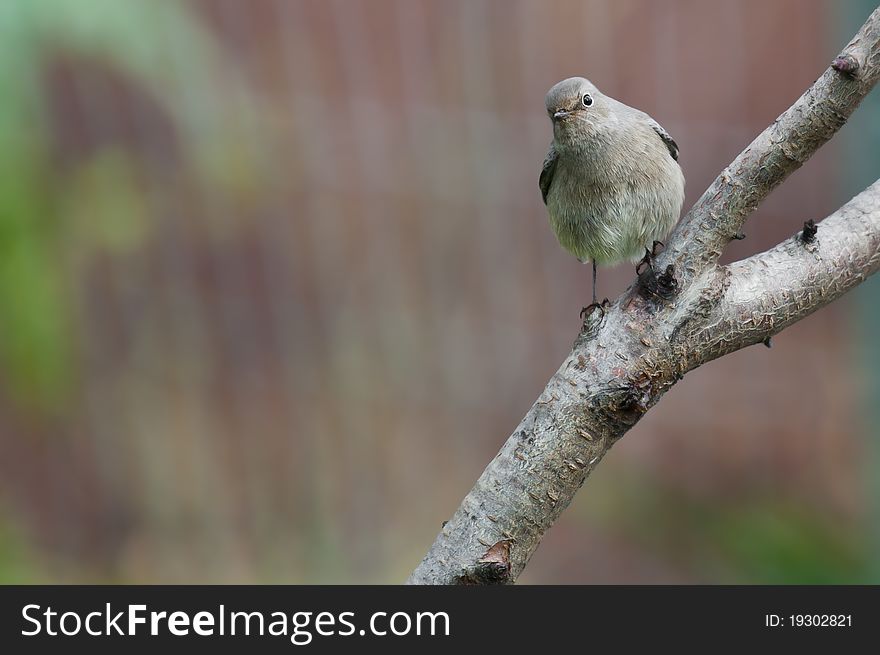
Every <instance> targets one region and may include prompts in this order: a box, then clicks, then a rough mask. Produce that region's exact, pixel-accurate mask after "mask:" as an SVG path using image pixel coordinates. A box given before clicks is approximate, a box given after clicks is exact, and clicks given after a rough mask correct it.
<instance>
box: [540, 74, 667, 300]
mask: <svg viewBox="0 0 880 655" xmlns="http://www.w3.org/2000/svg"><path fill="white" fill-rule="evenodd" d="M545 104H546V106H547V114H548V115H549V116H550V120H551V121H552V122H553V141H552V142H551V144H550V151H549V152H548V153H547V157H546V158H545V159H544V166H543V168H542V170H541V177H540V182H539V185H540V187H541V196H542V197H543V198H544V203H545V204H546V205H547V210H548V212H549V214H550V226H551V227H552V228H553V231H554V232H555V233H556V237H557V238H558V239H559V243H560V244H561V245H562V247H563V248H565V249H566V250H568V251H569V252H570V253H571V254H573V255H574V256H575V257H577V258H578V259H579V260H580V261H581V262H584V263H586V262H592V264H593V304H592V305H591V306H595V305H596V304H597V303H596V265H597V264H602V265H608V264H616V263H618V262H622V261H627V260H629V261H632V262H636V261H638V260H639V259H640V258H641V257H642V255H645V257H646V258H647V262H648V264H649V265H650V261H651V260H650V258H651V256H652V255H651V253H652V252H653V250H654V247H655V242H661V241H662V240H663V239H665V238H666V235H667V234H669V232H670V231H671V230H672V227H673V226H674V225H675V223H676V221H677V220H678V217H679V214H680V213H681V206H682V203H683V202H684V175H683V174H682V172H681V167H680V166H679V165H678V146H677V145H676V143H675V141H673V139H672V137H671V136H669V133H668V132H667V131H666V130H664V129H663V128H662V127H661V126H660V124H659V123H658V122H657V121H655V120H654V119H653V118H651V117H650V116H648V115H647V114H646V113H644V112H642V111H639V110H638V109H634V108H632V107H629V106H627V105H625V104H623V103H622V102H618V101H617V100H615V99H614V98H611V97H609V96H606V95H605V94H603V93H602V92H601V91H599V89H597V88H596V87H595V86H594V85H593V84H592V83H591V82H590V81H589V80H586V79H584V78H583V77H570V78H568V79H566V80H562V81H561V82H559V83H558V84H556V85H555V86H554V87H553V88H552V89H550V91H548V92H547V97H546V99H545ZM646 251H647V252H646Z"/></svg>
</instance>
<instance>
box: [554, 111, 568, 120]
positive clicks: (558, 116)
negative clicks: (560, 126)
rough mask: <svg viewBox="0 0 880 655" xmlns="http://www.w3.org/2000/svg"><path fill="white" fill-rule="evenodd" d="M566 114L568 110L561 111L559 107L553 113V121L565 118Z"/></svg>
mask: <svg viewBox="0 0 880 655" xmlns="http://www.w3.org/2000/svg"><path fill="white" fill-rule="evenodd" d="M566 116H568V112H567V111H562V110H561V109H560V110H559V111H557V112H556V113H555V114H553V122H554V123H555V122H556V121H558V120H562V119H563V118H565V117H566Z"/></svg>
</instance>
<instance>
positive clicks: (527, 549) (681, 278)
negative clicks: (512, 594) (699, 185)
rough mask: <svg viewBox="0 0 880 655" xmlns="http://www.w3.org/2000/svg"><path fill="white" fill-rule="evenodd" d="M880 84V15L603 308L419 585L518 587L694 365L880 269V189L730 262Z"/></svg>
mask: <svg viewBox="0 0 880 655" xmlns="http://www.w3.org/2000/svg"><path fill="white" fill-rule="evenodd" d="M878 77H880V9H877V10H875V11H874V13H873V14H872V15H871V16H870V17H869V18H868V20H867V22H866V23H865V25H864V26H863V27H862V29H861V30H860V31H859V33H858V34H857V35H856V36H855V37H854V38H853V40H852V41H850V43H849V44H848V45H847V46H846V48H844V50H843V52H842V53H841V54H840V55H839V56H838V57H837V58H836V59H835V60H834V61H833V62H832V64H831V66H830V67H829V69H828V70H826V71H825V72H824V73H823V74H822V76H821V77H820V78H819V79H818V80H817V81H816V82H815V83H814V84H813V86H812V87H811V88H810V89H809V90H808V91H807V92H806V93H804V95H803V96H801V97H800V98H799V99H798V100H797V101H796V102H795V103H794V105H792V107H791V108H789V109H788V110H787V111H786V112H785V113H783V114H782V115H781V116H780V117H779V118H778V119H776V121H775V122H774V123H773V125H771V126H770V127H768V128H767V129H766V130H764V132H763V133H761V135H759V136H758V138H756V139H755V140H754V141H753V142H752V143H751V144H750V145H749V146H748V147H747V148H746V149H745V150H744V151H743V152H742V153H741V154H740V155H739V156H738V157H737V158H736V159H735V160H734V161H733V162H732V163H731V164H730V165H729V166H728V167H727V168H726V169H725V170H724V171H723V172H722V173H721V175H719V176H718V178H717V179H716V180H715V181H714V182H713V183H712V185H711V186H710V187H709V188H708V189H707V190H706V192H705V193H704V194H703V196H702V197H701V198H700V200H699V201H698V202H697V203H696V205H694V207H693V208H692V209H691V210H690V211H689V212H688V214H687V215H686V216H685V217H684V218H683V219H682V221H681V222H680V223H679V225H678V226H677V228H676V229H675V231H674V232H673V234H672V236H671V237H670V240H669V245H668V247H667V249H666V251H665V252H663V253H662V254H661V255H660V256H659V257H658V258H657V260H656V262H655V264H654V268H653V269H648V270H646V271H644V272H643V273H642V274H641V275H640V276H639V278H638V279H637V280H636V282H635V283H634V284H633V285H632V286H631V287H630V289H628V290H627V292H626V293H624V294H623V295H622V296H621V297H620V298H618V299H617V300H616V301H615V302H614V303H613V304H612V305H611V306H610V307H608V308H606V309H605V311H604V312H600V311H594V312H592V313H591V314H589V315H588V316H587V318H586V319H585V321H584V326H583V330H582V332H581V333H580V335H579V336H578V338H577V340H576V341H575V344H574V347H573V348H572V351H571V353H570V354H569V355H568V357H566V359H565V361H564V362H563V363H562V365H561V366H560V367H559V370H558V371H557V372H556V373H555V374H554V375H553V377H552V378H551V379H550V381H549V383H548V384H547V386H546V388H545V389H544V391H543V393H542V394H541V396H540V397H539V398H538V400H537V401H536V402H535V404H534V405H532V407H531V409H530V410H529V412H528V413H527V414H526V416H525V417H524V418H523V420H522V421H521V422H520V424H519V425H518V426H517V428H516V430H514V432H513V434H512V435H511V436H510V438H509V439H508V440H507V442H506V443H505V444H504V446H503V447H502V449H501V451H500V452H499V453H498V454H497V455H496V456H495V458H494V459H493V460H492V461H491V462H490V463H489V465H488V466H487V467H486V469H485V471H483V474H482V475H481V476H480V478H479V480H477V482H476V485H475V486H474V488H473V489H472V490H471V491H470V493H468V495H467V496H466V497H465V499H464V500H463V501H462V504H461V506H460V507H459V508H458V510H457V511H456V512H455V514H454V515H453V516H452V518H451V519H450V520H449V521H448V522H447V523H446V524H445V525H444V526H443V528H442V530H441V531H440V534H439V535H438V536H437V539H436V541H435V542H434V544H433V546H432V547H431V549H430V551H429V552H428V554H427V556H426V557H425V558H424V559H423V560H422V562H421V563H420V564H419V566H418V567H417V568H416V569H415V571H414V572H413V573H412V575H411V576H410V578H409V580H408V581H407V582H408V583H410V584H507V583H512V582H514V581H515V580H516V578H517V577H518V576H519V574H520V573H521V572H522V570H523V569H524V568H525V566H526V564H527V563H528V561H529V558H530V557H531V556H532V554H533V553H534V552H535V550H536V549H537V547H538V545H539V543H540V541H541V538H542V537H543V535H544V533H545V532H546V531H547V530H548V529H549V528H550V526H551V525H553V523H554V522H555V521H556V519H557V518H558V517H559V515H560V514H561V513H562V511H563V510H564V509H565V508H566V507H567V506H568V505H569V503H570V502H571V500H572V498H573V497H574V494H575V493H576V492H577V490H578V489H579V488H580V487H581V485H583V483H584V481H585V480H586V479H587V477H588V476H589V474H590V472H591V471H592V470H593V469H594V468H595V467H596V466H597V465H598V463H599V462H600V461H601V460H602V457H603V456H604V455H605V453H606V452H608V449H609V448H611V446H612V445H613V444H614V443H615V442H616V441H617V440H618V439H619V438H620V437H622V436H623V435H624V434H625V433H626V432H627V431H628V430H629V429H630V428H631V427H632V426H633V425H635V424H636V422H637V421H638V420H639V419H640V418H641V417H642V416H643V415H644V414H645V412H647V411H648V410H649V409H650V408H651V407H652V406H653V405H654V404H655V403H656V402H657V401H658V400H659V399H660V398H661V397H662V396H663V394H664V393H665V392H666V391H667V390H668V389H669V388H670V387H671V386H672V385H673V384H675V383H676V382H677V381H678V380H680V379H681V377H682V376H683V375H684V374H685V373H687V372H688V371H689V370H692V369H694V368H696V367H697V366H700V365H702V364H704V363H706V362H708V361H711V360H712V359H715V358H717V357H721V356H723V355H725V354H728V353H730V352H733V351H735V350H738V349H740V348H744V347H746V346H749V345H752V344H755V343H760V342H762V341H766V340H767V339H768V338H769V337H771V336H772V335H774V334H776V333H777V332H779V331H781V330H782V329H784V328H785V327H787V326H789V325H791V324H792V323H794V322H796V321H798V320H800V319H802V318H803V317H805V316H807V315H808V314H810V313H812V312H814V311H816V310H817V309H818V308H820V307H822V306H823V305H825V304H827V303H829V302H831V301H832V300H834V299H835V298H837V297H839V296H840V295H842V294H843V293H845V292H846V291H848V290H849V289H851V288H852V287H854V286H855V285H857V284H859V283H860V282H862V281H863V280H864V279H865V278H866V277H868V276H869V275H871V274H872V273H874V272H875V271H876V270H877V269H878V268H880V181H878V182H876V183H874V184H873V185H872V186H870V187H869V188H868V189H866V190H865V191H864V192H862V193H861V194H860V195H858V196H857V197H856V198H854V199H853V200H852V201H850V202H849V203H847V204H846V205H845V206H843V207H841V208H840V209H839V210H838V211H836V212H835V213H834V214H832V215H831V216H829V217H828V218H826V219H825V220H823V221H822V222H821V223H819V224H818V225H816V224H813V223H812V221H809V222H807V223H805V224H804V227H803V229H802V230H799V231H798V232H797V233H796V234H794V235H793V236H792V237H791V238H789V239H788V240H786V241H784V242H783V243H781V244H779V245H778V246H776V247H775V248H772V249H771V250H768V251H766V252H763V253H761V254H758V255H755V256H753V257H750V258H748V259H745V260H742V261H739V262H736V263H734V264H731V265H729V266H720V265H718V263H717V262H718V258H719V257H720V255H721V252H722V250H723V249H724V247H725V246H726V245H727V243H729V242H730V240H731V239H733V238H735V236H736V235H737V234H738V233H739V231H740V228H741V227H742V225H743V223H744V222H745V220H746V218H747V217H748V216H749V214H750V213H751V212H752V211H754V209H755V208H756V207H757V205H758V203H760V201H761V200H763V199H764V198H765V197H766V196H767V194H769V193H770V191H771V190H772V189H774V188H775V187H776V186H777V185H778V184H780V183H781V182H782V181H783V180H784V179H785V178H786V177H787V176H788V175H789V174H790V173H791V172H792V171H794V170H795V169H797V168H798V167H799V166H800V165H801V164H803V163H804V162H805V161H806V160H807V159H808V158H809V157H810V156H811V155H812V154H813V153H814V152H815V151H816V150H817V149H818V148H819V147H820V146H821V145H822V144H823V143H825V142H826V141H828V139H830V138H831V136H833V134H834V133H835V132H836V131H837V130H838V129H840V127H841V126H842V125H843V124H844V123H845V122H846V120H847V118H848V117H849V116H850V115H851V114H852V112H853V111H854V110H855V108H856V107H857V105H858V104H859V102H860V101H861V99H862V98H863V97H864V96H865V95H866V94H867V93H868V92H869V91H870V90H871V88H872V87H873V85H874V84H875V83H876V82H877V79H878Z"/></svg>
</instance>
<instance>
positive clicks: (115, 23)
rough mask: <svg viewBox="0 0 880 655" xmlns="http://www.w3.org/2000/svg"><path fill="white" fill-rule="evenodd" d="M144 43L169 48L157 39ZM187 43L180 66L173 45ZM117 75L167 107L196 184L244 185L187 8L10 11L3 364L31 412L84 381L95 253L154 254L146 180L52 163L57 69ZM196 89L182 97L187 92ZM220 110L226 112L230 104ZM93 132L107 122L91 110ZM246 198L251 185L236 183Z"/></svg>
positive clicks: (92, 4)
mask: <svg viewBox="0 0 880 655" xmlns="http://www.w3.org/2000/svg"><path fill="white" fill-rule="evenodd" d="M145 30H149V31H150V32H152V33H154V34H157V35H161V36H162V38H160V39H156V38H145ZM168 43H174V44H178V45H179V44H186V48H185V57H183V58H178V59H176V60H174V61H173V62H171V61H168V62H167V63H168V64H169V65H167V66H163V65H157V62H162V61H163V60H167V58H168V53H167V50H166V48H167V44H168ZM61 59H72V60H74V61H77V60H79V61H86V62H90V63H92V64H94V65H98V66H105V67H107V68H109V69H112V70H113V71H115V72H116V73H117V74H119V75H121V76H122V77H124V78H126V79H127V80H128V81H129V82H130V83H132V84H134V85H135V86H137V87H140V88H142V89H143V91H144V92H146V93H148V94H149V95H150V96H151V97H152V98H154V99H155V100H156V101H158V102H159V103H161V104H162V106H163V109H164V110H165V111H167V112H168V113H169V115H170V116H171V117H172V119H173V121H174V128H175V130H177V131H178V132H179V134H180V136H181V139H182V141H183V142H184V143H186V144H187V148H186V150H185V153H184V154H185V155H186V157H187V158H188V161H187V163H188V165H189V166H190V167H191V174H193V175H194V176H195V177H196V178H197V179H200V180H202V181H203V182H204V183H206V184H208V185H211V186H212V187H213V188H215V190H216V192H217V193H223V191H224V189H228V188H229V187H231V186H234V184H232V182H233V181H235V178H242V177H243V176H245V175H246V174H245V173H243V171H242V169H241V168H239V167H236V166H235V164H234V162H236V161H238V158H237V157H230V156H229V155H230V154H231V153H232V152H233V151H235V150H236V148H237V147H238V146H237V145H235V143H236V139H237V138H238V140H239V141H240V137H236V136H235V129H234V127H231V126H230V125H229V123H228V120H227V118H228V117H226V116H225V114H224V112H223V111H222V109H221V110H219V111H218V110H217V109H216V108H211V110H210V111H206V107H205V106H203V105H202V104H201V103H202V102H203V101H205V100H210V99H211V98H217V97H218V96H219V94H220V89H219V88H217V87H216V86H213V85H214V84H216V82H217V81H219V80H220V79H221V77H222V78H223V81H224V83H225V84H227V85H228V84H230V79H231V78H232V77H234V76H233V75H230V74H225V75H221V72H220V70H219V67H220V66H221V63H220V56H219V54H218V52H217V49H216V45H215V43H214V42H213V40H212V38H211V37H210V36H209V35H208V34H207V33H206V32H205V29H204V27H203V25H202V24H201V23H200V22H199V21H198V20H196V19H195V18H194V17H193V16H192V15H191V13H190V12H189V11H187V9H186V7H185V6H184V5H181V4H179V3H177V2H143V1H141V0H118V1H116V0H110V1H108V0H6V1H4V2H3V3H0V98H2V99H3V101H2V102H3V106H2V109H0V334H2V335H3V338H2V340H0V362H2V382H3V383H4V384H5V385H6V386H7V387H8V389H9V391H10V392H11V394H12V395H13V396H14V397H15V398H16V399H17V401H18V402H19V403H22V404H24V405H30V406H32V407H33V408H34V409H38V410H43V411H57V410H59V409H61V408H62V407H63V405H64V403H65V402H66V398H67V392H68V391H69V390H70V385H71V384H72V383H73V382H74V380H75V378H76V375H75V372H74V369H75V367H76V357H75V353H74V351H73V350H74V349H73V340H74V338H75V335H74V334H73V332H72V330H73V326H72V323H71V316H70V313H71V311H72V308H71V306H70V302H69V299H70V291H71V289H70V287H69V286H67V285H69V284H70V281H71V278H72V276H75V274H76V272H77V267H78V266H79V265H80V264H81V263H82V262H83V261H84V260H87V259H88V258H89V257H90V256H91V255H93V254H94V253H96V252H106V253H111V254H113V253H123V254H124V253H125V251H126V250H129V249H132V248H134V247H137V246H138V245H142V244H143V243H144V242H145V241H146V240H147V238H148V237H149V233H150V229H151V224H150V221H149V216H148V215H147V212H148V210H147V208H146V207H147V204H148V200H147V198H145V187H144V185H138V184H137V182H136V180H137V178H138V176H139V175H143V174H144V171H143V170H142V169H141V168H140V167H139V162H138V161H137V160H136V159H134V158H132V157H131V155H130V153H127V152H126V151H125V150H123V149H119V148H117V147H115V146H114V145H113V144H110V145H109V146H108V147H104V148H102V149H99V150H98V151H96V152H92V153H90V155H89V158H88V159H87V160H85V161H81V162H78V165H77V167H75V168H73V169H72V170H63V169H61V168H60V167H59V166H58V164H57V162H56V161H53V152H52V148H51V146H52V144H51V143H50V136H51V133H52V129H51V128H52V126H51V117H50V115H49V109H50V100H49V99H48V98H47V97H46V95H45V93H46V90H47V85H46V84H45V81H46V80H45V77H46V74H47V71H48V70H49V69H50V67H51V65H52V63H53V62H54V61H56V60H61ZM180 78H183V79H186V80H187V84H188V85H190V86H192V87H195V88H193V89H192V92H190V93H187V94H178V93H175V92H174V87H175V84H177V83H178V82H179V79H180ZM219 104H220V106H221V108H222V102H220V103H219ZM90 111H92V112H93V114H94V115H93V116H92V117H91V118H92V120H94V121H101V120H103V118H104V117H105V114H104V113H102V108H101V107H100V106H94V107H92V108H90ZM235 183H236V184H238V185H239V186H240V185H241V184H243V183H244V182H243V181H242V180H241V179H238V180H237V181H235Z"/></svg>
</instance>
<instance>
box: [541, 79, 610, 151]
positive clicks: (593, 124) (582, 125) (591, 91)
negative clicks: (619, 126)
mask: <svg viewBox="0 0 880 655" xmlns="http://www.w3.org/2000/svg"><path fill="white" fill-rule="evenodd" d="M544 102H545V104H546V106H547V115H548V116H549V117H550V120H551V121H553V136H554V138H555V140H556V142H557V143H558V144H559V145H561V146H566V145H572V144H576V143H577V142H578V141H579V140H581V139H584V138H589V137H590V136H595V135H596V134H597V133H598V132H599V131H600V130H601V129H602V126H603V125H604V124H605V123H606V122H607V121H608V119H609V118H610V116H611V113H610V106H609V103H608V99H607V97H606V96H604V95H602V93H601V92H600V91H599V89H597V88H596V87H595V85H594V84H593V83H592V82H590V80H587V79H584V78H583V77H569V78H568V79H565V80H562V81H561V82H559V83H557V84H555V85H554V86H553V88H551V89H550V90H549V91H548V92H547V96H546V98H545V100H544Z"/></svg>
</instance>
